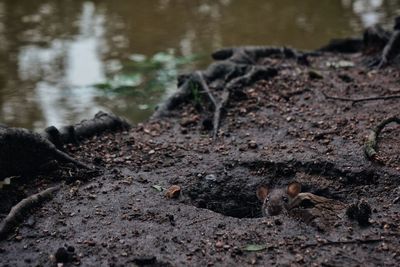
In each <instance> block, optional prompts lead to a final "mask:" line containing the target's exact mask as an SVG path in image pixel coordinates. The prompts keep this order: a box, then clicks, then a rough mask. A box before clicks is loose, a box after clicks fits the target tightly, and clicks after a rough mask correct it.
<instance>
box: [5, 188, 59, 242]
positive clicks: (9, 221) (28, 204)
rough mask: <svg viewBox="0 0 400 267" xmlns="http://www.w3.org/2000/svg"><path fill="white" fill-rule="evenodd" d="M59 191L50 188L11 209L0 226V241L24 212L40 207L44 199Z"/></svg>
mask: <svg viewBox="0 0 400 267" xmlns="http://www.w3.org/2000/svg"><path fill="white" fill-rule="evenodd" d="M59 189H60V187H59V186H55V187H50V188H48V189H46V190H43V191H41V192H39V193H37V194H34V195H32V196H29V197H27V198H24V199H23V200H21V201H20V202H19V203H18V204H17V205H15V206H14V207H12V209H11V211H10V213H9V214H8V215H7V217H6V218H5V219H4V220H3V221H2V222H1V224H0V240H2V239H4V238H5V237H6V236H7V235H8V234H9V233H10V232H11V230H12V229H13V228H14V227H15V226H16V225H17V224H18V222H20V221H21V220H22V219H23V215H24V213H25V212H27V211H28V210H30V209H32V208H33V207H34V206H37V205H40V204H41V203H42V202H43V201H45V200H46V199H50V198H51V197H52V194H53V193H54V192H56V191H57V190H59Z"/></svg>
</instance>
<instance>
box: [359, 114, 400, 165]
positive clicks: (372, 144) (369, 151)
mask: <svg viewBox="0 0 400 267" xmlns="http://www.w3.org/2000/svg"><path fill="white" fill-rule="evenodd" d="M392 122H396V123H397V124H400V118H398V117H390V118H388V119H386V120H384V121H382V122H381V123H380V124H379V125H378V126H376V128H375V130H373V131H371V133H370V134H369V136H368V139H367V142H366V143H365V147H364V152H365V155H366V156H367V158H368V159H369V160H372V159H376V158H377V153H378V152H377V145H378V138H379V134H380V133H381V131H382V130H383V128H385V126H386V125H387V124H389V123H392Z"/></svg>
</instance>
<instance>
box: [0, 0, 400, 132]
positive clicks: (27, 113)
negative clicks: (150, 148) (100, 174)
mask: <svg viewBox="0 0 400 267" xmlns="http://www.w3.org/2000/svg"><path fill="white" fill-rule="evenodd" d="M396 15H400V1H397V0H392V1H390V0H341V1H339V0H337V1H321V0H302V1H298V0H269V1H255V0H252V1H249V0H190V1H188V0H135V1H132V0H113V1H69V0H57V1H56V0H47V1H45V0H35V1H27V0H8V1H7V0H0V122H1V123H6V124H9V125H12V126H16V127H26V128H30V129H39V128H43V127H45V126H48V125H56V126H61V125H65V124H70V123H76V122H78V121H80V120H82V119H84V118H90V117H91V116H93V115H94V114H95V113H96V112H97V111H98V110H105V111H112V112H114V113H117V114H119V115H122V116H125V117H127V118H128V119H129V120H130V121H132V122H134V123H135V122H140V121H143V120H145V119H146V118H148V117H149V116H150V115H151V113H152V109H151V107H152V106H153V105H155V104H156V103H157V102H158V101H160V99H162V98H163V94H159V93H158V94H146V95H145V96H143V95H142V96H117V95H106V94H104V93H102V92H101V91H99V90H98V89H96V88H94V87H93V86H92V85H93V84H96V83H100V82H104V81H105V80H106V79H107V77H109V75H110V74H111V73H114V72H115V71H117V70H118V69H119V68H120V66H121V64H123V63H124V62H125V61H126V60H127V59H128V57H129V56H130V55H132V54H143V55H147V56H151V55H153V54H155V53H157V52H159V51H166V50H167V49H170V48H171V49H174V50H175V51H176V53H177V54H179V55H184V56H187V55H191V54H193V53H195V54H198V53H200V54H209V53H210V52H211V51H213V50H215V49H218V48H221V47H223V46H235V45H246V44H253V45H288V46H292V47H296V48H301V49H314V48H318V47H319V46H321V45H323V44H325V43H326V42H327V41H328V40H330V39H331V38H335V37H347V36H351V35H359V34H360V33H361V32H362V29H363V28H364V27H366V26H370V25H373V24H375V23H382V24H383V25H386V26H387V27H389V26H390V25H391V23H392V20H393V18H394V17H395V16H396ZM209 62H210V61H209V59H208V58H206V59H203V60H202V61H200V62H198V63H197V65H195V66H191V67H204V66H205V65H206V64H208V63H209ZM170 90H172V89H171V88H169V91H170Z"/></svg>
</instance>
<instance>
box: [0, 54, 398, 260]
mask: <svg viewBox="0 0 400 267" xmlns="http://www.w3.org/2000/svg"><path fill="white" fill-rule="evenodd" d="M241 51H243V50H241ZM274 51H275V52H274V53H267V54H265V53H264V54H262V57H255V58H251V60H250V61H247V62H243V61H240V62H234V63H235V64H236V65H229V66H228V67H229V68H231V67H232V68H231V69H230V70H231V71H232V72H228V73H225V70H224V71H223V73H224V75H223V77H224V79H217V78H215V80H214V83H212V82H211V83H210V79H211V78H213V76H212V75H208V74H207V73H203V78H201V77H202V76H201V75H200V76H196V79H197V80H196V81H197V82H198V83H195V84H194V85H193V84H192V86H191V87H190V86H189V85H188V88H187V89H188V91H187V92H186V93H185V95H184V97H183V98H182V99H180V100H179V101H178V102H174V103H173V105H172V106H173V108H169V109H168V112H167V113H168V114H167V116H166V115H165V114H163V115H162V116H156V117H154V118H153V119H152V120H150V121H148V122H145V123H142V124H139V125H137V126H135V127H133V128H132V129H130V130H129V131H123V132H119V133H115V134H103V135H100V136H95V137H91V138H88V139H86V140H84V141H82V142H81V143H80V144H79V145H78V146H76V145H68V146H66V147H65V150H66V151H67V152H68V153H69V154H70V155H72V156H73V157H74V158H75V159H77V160H79V161H82V162H85V163H87V164H92V165H94V166H96V168H97V169H96V171H91V170H84V169H77V168H75V167H73V166H69V165H63V166H60V167H59V168H57V169H56V170H54V171H52V172H48V171H47V172H45V173H42V174H40V173H39V174H38V175H35V176H30V177H21V178H20V179H17V180H16V181H15V183H13V184H12V185H11V186H9V187H6V188H4V190H2V191H1V192H0V196H1V198H0V199H1V210H0V212H1V219H3V218H5V216H6V214H7V213H8V211H9V209H10V208H11V207H12V206H13V205H15V204H16V203H17V202H18V201H19V200H20V199H22V198H24V197H26V196H28V195H30V194H32V193H36V192H38V191H41V190H44V189H46V188H48V187H50V186H52V185H58V184H60V183H62V184H63V185H62V187H61V189H60V190H59V191H58V192H57V193H55V194H54V198H53V199H52V200H50V201H47V202H46V203H44V204H43V205H41V206H39V207H37V208H35V209H34V210H33V211H32V212H31V213H30V214H31V215H26V217H25V219H24V220H23V222H22V223H21V224H20V226H19V227H17V228H16V229H15V230H14V231H13V232H12V233H11V234H10V235H9V236H8V237H7V239H6V240H3V241H1V242H0V256H1V264H2V265H5V266H26V265H32V266H36V265H45V266H48V265H55V262H56V261H58V262H65V264H64V265H66V266H73V265H81V266H103V265H106V266H107V265H110V266H131V265H139V266H143V265H145V266H188V265H193V266H213V265H214V266H228V265H240V266H246V265H260V266H268V265H284V266H289V265H294V266H296V265H305V266H310V265H315V266H320V265H323V266H359V265H364V264H367V265H368V266H369V265H370V266H373V265H380V266H382V265H383V266H385V265H387V266H395V265H396V264H397V263H398V262H399V260H400V244H399V241H398V240H399V236H400V225H399V222H400V213H399V205H400V201H399V197H400V193H399V192H400V191H399V188H400V157H399V155H400V154H399V152H400V139H399V135H400V131H399V129H400V128H399V125H398V124H396V123H391V124H389V125H387V126H386V127H385V128H384V129H383V130H382V132H381V134H380V138H379V143H378V155H379V158H377V159H375V160H369V159H367V158H366V156H365V153H364V146H365V143H366V140H367V137H368V135H369V134H370V130H371V129H374V128H375V127H376V126H377V125H378V124H379V123H380V122H381V121H383V120H384V119H385V118H388V117H393V116H399V99H398V98H395V97H393V98H390V97H386V98H385V96H396V95H398V94H400V91H399V86H398V83H399V79H400V73H399V69H398V66H397V65H396V64H390V65H388V66H386V67H385V68H380V69H377V68H371V66H369V64H366V62H367V63H368V62H370V61H369V60H370V59H371V56H370V55H368V56H367V55H365V53H362V52H361V51H358V52H356V53H346V54H344V53H343V54H342V53H332V52H318V53H311V54H307V55H306V56H305V57H304V55H305V54H302V53H297V51H295V52H296V53H292V51H294V50H289V49H283V48H282V49H277V50H274ZM352 52H354V51H352ZM228 54H229V53H228ZM221 55H222V56H221ZM226 55H227V53H226V50H225V52H224V53H223V54H221V53H220V54H217V59H221V57H222V58H223V59H224V60H226V59H227V58H230V57H229V56H226ZM247 59H248V58H247ZM231 63H232V60H231ZM251 66H255V67H253V68H252V67H251ZM236 67H239V68H236ZM253 70H254V71H253ZM257 71H259V72H257ZM249 73H250V74H251V73H252V74H251V75H248V74H249ZM255 73H258V74H260V75H258V74H257V75H256V74H255ZM196 75H198V73H197V74H196ZM246 75H247V76H246ZM252 75H253V76H252ZM199 77H200V78H199ZM237 78H241V79H239V80H238V79H237ZM202 79H203V80H204V81H205V82H206V85H207V87H208V91H209V92H208V93H207V91H205V90H202V87H201V86H204V85H202V81H203V80H202ZM235 79H236V80H235ZM232 81H234V82H232ZM183 82H185V80H184V81H183ZM229 82H231V83H229ZM227 87H228V88H234V91H230V92H235V93H233V94H229V101H224V99H226V98H225V96H224V92H226V88H227ZM203 89H204V88H203ZM211 95H212V97H210V96H211ZM225 95H226V94H225ZM372 97H380V99H373V100H365V101H353V100H354V99H361V98H372ZM382 97H383V98H382ZM212 98H214V101H213V100H212ZM349 99H350V100H349ZM351 99H353V100H351ZM218 103H223V105H222V106H221V109H220V115H219V118H218V119H216V115H215V114H216V112H215V111H217V110H218ZM216 122H218V123H216ZM217 124H218V127H217V128H216V127H215V126H216V125H217ZM294 180H296V181H298V182H300V183H301V184H302V187H303V190H304V191H307V192H312V193H315V194H316V195H319V196H323V197H326V198H329V199H332V200H335V201H339V202H340V203H343V205H345V206H349V205H351V204H354V203H357V202H359V201H365V202H367V203H368V205H369V206H370V207H371V212H372V214H371V215H370V218H369V221H368V224H367V225H362V226H360V224H359V223H358V222H357V221H356V220H351V219H350V218H348V216H346V215H345V214H344V211H343V212H337V213H333V215H332V213H329V214H327V213H324V212H323V211H322V212H321V213H320V214H317V215H318V216H319V217H318V216H316V217H317V219H320V220H319V222H320V224H317V225H316V224H313V223H311V222H310V221H306V220H304V219H302V218H301V217H295V216H291V215H288V214H285V213H283V214H280V215H277V216H271V217H269V216H268V217H262V216H261V203H260V201H259V200H258V199H257V196H256V189H257V187H258V186H259V185H262V184H266V185H269V186H271V187H285V186H286V185H287V184H288V183H289V182H291V181H294ZM172 185H178V186H179V187H180V189H181V192H180V194H179V195H178V194H175V195H174V196H177V198H167V197H165V192H166V191H167V189H168V188H170V186H172ZM305 208H306V207H305ZM328 215H329V216H328Z"/></svg>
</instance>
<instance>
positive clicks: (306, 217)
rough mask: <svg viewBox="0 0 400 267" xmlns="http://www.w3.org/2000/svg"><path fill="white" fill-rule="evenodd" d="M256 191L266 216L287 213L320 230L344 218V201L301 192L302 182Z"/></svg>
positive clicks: (263, 186) (265, 187) (261, 188)
mask: <svg viewBox="0 0 400 267" xmlns="http://www.w3.org/2000/svg"><path fill="white" fill-rule="evenodd" d="M256 193H257V197H258V198H259V199H260V201H261V202H262V203H263V204H262V212H263V215H264V216H274V215H279V214H282V213H287V214H289V215H290V216H291V217H293V218H297V219H300V220H301V221H303V222H305V223H307V224H310V225H311V226H314V227H316V228H317V229H318V230H320V231H326V230H328V229H330V228H331V226H332V225H334V224H335V222H336V221H337V220H338V219H340V218H343V215H344V211H345V208H346V206H345V205H344V203H342V202H340V201H338V200H334V199H329V198H326V197H322V196H318V195H315V194H313V193H310V192H304V193H301V184H300V183H297V182H292V183H290V184H289V185H288V186H287V187H286V188H276V189H270V188H269V187H267V186H265V185H262V186H260V187H259V188H258V189H257V192H256ZM368 218H369V217H368ZM368 218H367V219H366V220H368ZM357 219H358V218H357Z"/></svg>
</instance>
